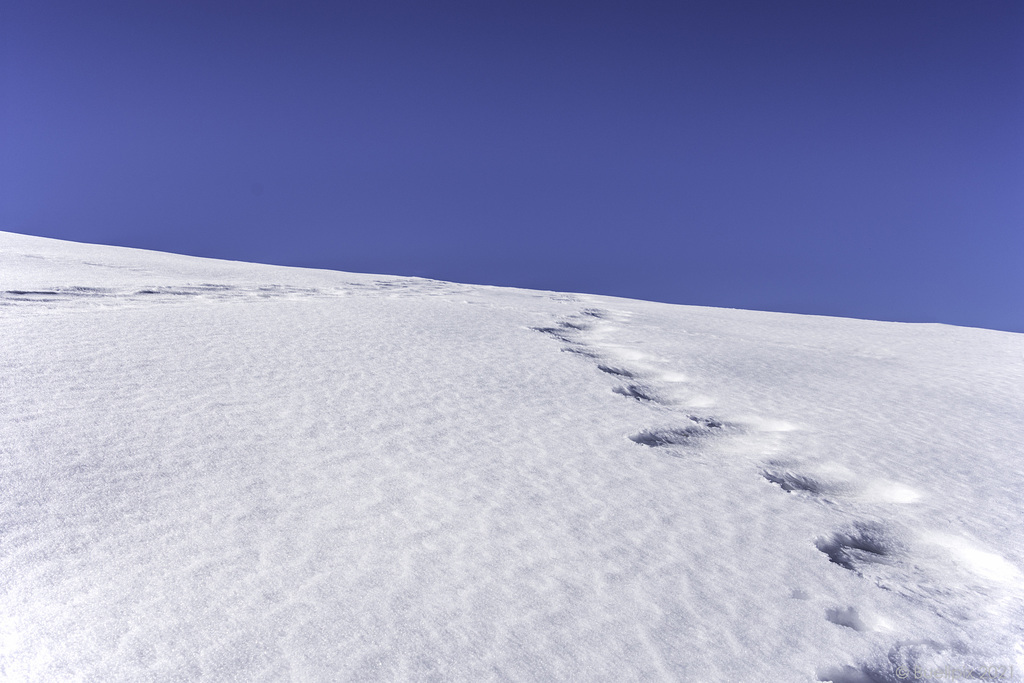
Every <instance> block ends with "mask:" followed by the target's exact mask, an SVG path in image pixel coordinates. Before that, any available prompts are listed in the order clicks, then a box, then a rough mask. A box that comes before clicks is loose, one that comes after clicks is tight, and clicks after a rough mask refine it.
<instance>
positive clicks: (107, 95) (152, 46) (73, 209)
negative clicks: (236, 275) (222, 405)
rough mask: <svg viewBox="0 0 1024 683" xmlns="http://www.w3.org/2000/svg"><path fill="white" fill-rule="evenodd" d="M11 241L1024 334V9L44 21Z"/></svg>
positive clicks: (154, 9)
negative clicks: (44, 239) (48, 240)
mask: <svg viewBox="0 0 1024 683" xmlns="http://www.w3.org/2000/svg"><path fill="white" fill-rule="evenodd" d="M0 12H2V15H0V59H2V70H0V79H2V80H0V229H3V230H9V231H13V232H22V233H28V234H35V235H43V236H48V237H57V238H62V239H72V240H80V241H87V242H99V243H106V244H118V245H124V246H131V247H143V248H149V249H159V250H164V251H173V252H178V253H186V254H194V255H199V256H212V257H217V258H228V259H238V260H247V261H260V262H266V263H278V264H284V265H298V266H314V267H323V268H334V269H339V270H352V271H361V272H376V273H394V274H403V275H418V276H425V277H433V278H439V279H445V280H455V281H461V282H474V283H486V284H498V285H514V286H522V287H533V288H543V289H555V290H569V291H581V292H593V293H600V294H613V295H619V296H626V297H636V298H642V299H651V300H657V301H667V302H673V303H686V304H697V305H711V306H727V307H737V308H756V309H764V310H776V311H789V312H797V313H816V314H826V315H841V316H853V317H864V318H874V319H883V320H904V321H937V322H946V323H953V324H958V325H971V326H979V327H991V328H996V329H1004V330H1012V331H1017V332H1024V305H1022V302H1024V265H1022V260H1024V3H1020V2H1018V1H1008V2H1000V1H998V0H980V1H968V0H964V1H962V2H944V1H942V0H927V1H915V0H900V2H893V1H892V0H885V1H883V2H874V1H871V0H858V1H856V2H821V1H813V2H786V1H785V0H783V1H779V2H753V1H750V2H729V1H728V0H717V1H715V2H682V1H673V2H651V3H639V2H629V3H626V2H621V3H613V2H600V1H596V0H591V1H589V2H560V1H558V0H552V1H548V2H515V3H511V2H509V3H505V2H493V3H487V2H483V3H481V2H462V3H452V2H443V1H441V2H388V1H387V0H381V1H378V2H347V3H346V2H340V3H328V2H323V3H312V2H301V1H293V2H281V3H276V2H215V1H211V0H207V1H206V2H186V1H177V2H163V3H162V2H147V3H138V2H87V3H83V2H47V1H46V0H38V1H35V2H22V1H21V0H8V2H5V4H4V8H3V9H2V10H0Z"/></svg>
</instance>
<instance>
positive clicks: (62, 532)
mask: <svg viewBox="0 0 1024 683" xmlns="http://www.w3.org/2000/svg"><path fill="white" fill-rule="evenodd" d="M0 339H2V342H3V343H2V345H0V678H6V679H9V680H33V681H34V680H38V681H60V680H84V681H121V680H124V681H136V680H138V681H142V680H147V681H148V680H152V681H171V680H175V681H177V680H212V681H267V680H289V679H290V680H296V681H372V680H464V681H482V680H514V681H550V680H578V681H602V680H608V681H612V680H614V681H629V680H680V681H751V682H753V681H825V680H830V681H834V682H835V683H853V682H857V681H874V682H878V681H899V680H948V679H944V678H942V676H941V672H942V671H945V672H947V673H948V672H950V671H953V670H957V671H961V672H965V671H966V670H968V669H969V670H973V671H974V672H975V673H976V674H977V673H979V672H982V671H989V672H990V674H989V675H990V678H989V679H991V678H997V676H996V675H995V674H997V673H999V672H1000V671H1003V672H1005V674H1006V677H1008V676H1009V674H1010V673H1011V667H1015V668H1014V669H1013V673H1014V675H1016V676H1017V677H1018V680H1020V678H1019V677H1020V676H1021V672H1022V671H1024V577H1022V572H1021V568H1022V567H1024V524H1022V521H1024V497H1022V495H1021V494H1022V492H1024V467H1022V456H1024V446H1022V444H1024V336H1022V335H1015V334H1010V333H1003V332H994V331H987V330H979V329H966V328H955V327H947V326H940V325H908V324H896V323H880V322H870V321H857V320H846V319H838V318H824V317H811V316H796V315H783V314H771V313H759V312H748V311H737V310H721V309H709V308H696V307H688V306H673V305H667V304H656V303H648V302H642V301H630V300H624V299H615V298H610V297H599V296H584V295H571V294H555V293H549V292H535V291H525V290H514V289H503V288H493V287H480V286H466V285H457V284H450V283H444V282H434V281H428V280H421V279H410V278H397V277H378V276H368V275H355V274H348V273H337V272H329V271H315V270H304V269H290V268H279V267H272V266H262V265H253V264H242V263H232V262H224V261H213V260H206V259H197V258H191V257H183V256H176V255H170V254H159V253H154V252H144V251H137V250H129V249H120V248H114V247H100V246H91V245H82V244H73V243H67V242H58V241H54V240H46V239H42V238H35V237H27V236H22V235H14V234H9V233H0ZM943 667H947V668H945V669H943ZM983 667H1003V669H995V668H993V669H983ZM915 671H916V672H917V673H916V674H915ZM929 672H931V673H930V674H929ZM902 675H906V678H901V676H902ZM976 677H978V678H983V677H982V676H976ZM1004 680H1006V678H1005V677H1004Z"/></svg>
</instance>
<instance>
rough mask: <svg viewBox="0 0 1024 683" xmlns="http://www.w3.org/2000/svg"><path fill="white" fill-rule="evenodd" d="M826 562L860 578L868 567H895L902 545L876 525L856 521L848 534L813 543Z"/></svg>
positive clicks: (886, 529)
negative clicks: (825, 557) (825, 558)
mask: <svg viewBox="0 0 1024 683" xmlns="http://www.w3.org/2000/svg"><path fill="white" fill-rule="evenodd" d="M814 545H815V546H817V548H818V550H820V551H821V552H823V553H824V554H825V555H826V556H827V557H828V560H829V562H831V563H832V564H836V565H839V566H840V567H842V568H843V569H848V570H850V571H852V572H856V573H857V574H860V575H863V573H862V572H863V570H864V568H865V567H866V566H868V565H877V564H895V563H896V562H897V559H898V557H899V556H900V555H902V554H903V553H904V546H903V544H902V543H901V542H900V541H899V539H897V538H896V537H895V535H894V534H893V533H892V532H891V531H890V530H889V529H888V528H887V527H885V526H884V525H882V524H880V523H878V522H858V523H856V524H854V525H853V527H852V528H851V529H850V530H848V531H843V532H836V533H834V534H831V535H830V536H825V537H822V538H819V539H818V540H816V541H815V543H814Z"/></svg>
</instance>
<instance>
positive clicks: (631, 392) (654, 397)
mask: <svg viewBox="0 0 1024 683" xmlns="http://www.w3.org/2000/svg"><path fill="white" fill-rule="evenodd" d="M612 391H613V392H615V393H616V394H618V395H619V396H625V397H626V398H635V399H636V400H638V401H649V402H651V403H660V404H662V405H667V404H668V401H667V400H665V399H664V398H663V397H661V396H659V395H658V394H657V393H656V392H655V391H654V390H653V389H651V388H650V387H646V386H643V385H642V384H627V385H625V386H621V387H615V388H614V389H612Z"/></svg>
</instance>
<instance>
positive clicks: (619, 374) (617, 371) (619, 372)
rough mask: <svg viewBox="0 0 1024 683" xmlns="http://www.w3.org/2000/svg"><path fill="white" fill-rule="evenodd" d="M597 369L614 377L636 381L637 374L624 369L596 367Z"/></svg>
mask: <svg viewBox="0 0 1024 683" xmlns="http://www.w3.org/2000/svg"><path fill="white" fill-rule="evenodd" d="M597 369H598V370H600V371H601V372H605V373H608V374H609V375H615V376H616V377H625V378H626V379H636V377H637V374H636V373H635V372H632V371H630V370H627V369H625V368H619V367H615V366H613V365H598V366H597Z"/></svg>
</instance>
